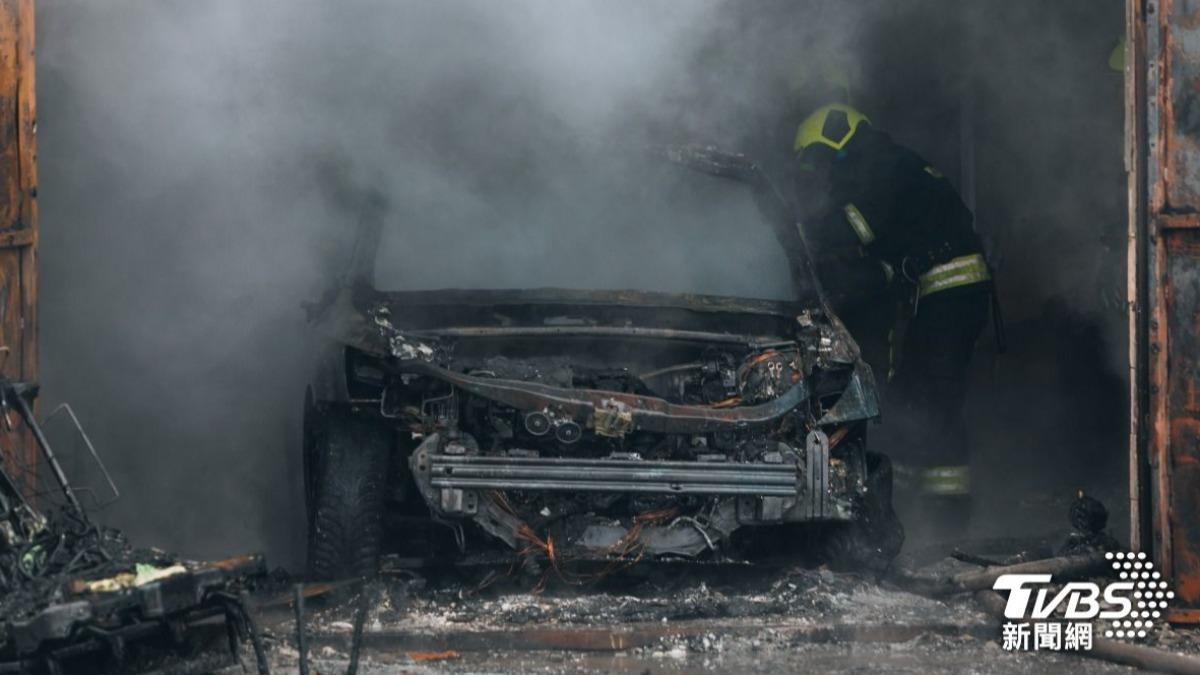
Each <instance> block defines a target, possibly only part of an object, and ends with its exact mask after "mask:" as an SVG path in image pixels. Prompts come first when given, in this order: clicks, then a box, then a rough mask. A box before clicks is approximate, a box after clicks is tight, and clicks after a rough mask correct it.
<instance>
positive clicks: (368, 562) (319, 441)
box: [305, 411, 391, 579]
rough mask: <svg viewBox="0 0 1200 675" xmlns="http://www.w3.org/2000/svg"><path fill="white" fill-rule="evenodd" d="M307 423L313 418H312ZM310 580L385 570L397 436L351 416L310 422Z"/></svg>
mask: <svg viewBox="0 0 1200 675" xmlns="http://www.w3.org/2000/svg"><path fill="white" fill-rule="evenodd" d="M306 417H308V416H307V415H306ZM305 426H306V429H305V432H306V436H307V435H308V434H309V433H311V434H312V437H311V438H306V439H305V446H306V447H305V450H306V451H307V452H311V455H310V456H309V457H307V458H306V461H305V470H306V474H308V475H306V476H305V485H306V491H307V493H308V495H307V496H308V498H309V504H308V512H309V521H308V574H309V577H310V578H313V579H344V578H349V577H368V576H373V575H374V574H375V572H376V571H377V570H378V567H379V554H380V548H381V545H382V539H383V516H384V504H385V499H386V497H387V476H388V459H389V455H390V454H391V435H390V434H389V433H388V430H387V429H386V428H383V427H381V426H380V425H378V424H376V423H373V422H372V421H370V420H366V419H361V418H357V417H354V416H352V415H351V414H349V413H348V412H342V411H327V412H324V413H322V414H320V415H319V416H318V417H317V419H315V420H306V425H305Z"/></svg>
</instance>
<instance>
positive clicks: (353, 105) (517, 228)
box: [38, 0, 1120, 564]
mask: <svg viewBox="0 0 1200 675" xmlns="http://www.w3.org/2000/svg"><path fill="white" fill-rule="evenodd" d="M958 4H959V3H936V2H914V3H894V2H886V1H884V0H868V1H864V2H859V3H846V2H839V1H833V0H821V1H817V2H811V3H794V2H781V1H774V0H773V1H771V2H760V3H737V2H729V1H722V0H694V1H691V2H686V3H685V2H674V1H668V0H660V1H658V2H634V1H632V0H629V1H622V2H587V1H584V0H573V1H568V2H550V1H549V0H546V1H539V0H517V1H509V2H487V1H485V0H456V1H454V2H419V1H415V0H414V1H405V2H384V1H382V0H376V1H370V0H358V1H356V2H351V3H336V4H334V3H323V2H316V1H315V0H290V1H288V2H283V1H281V0H249V1H234V0H210V1H208V2H199V3H197V2H182V1H178V0H164V1H161V2H155V3H143V2H136V1H134V0H110V1H108V2H104V3H94V2H85V1H84V0H45V1H44V2H41V3H39V15H38V22H39V23H38V41H39V48H38V55H39V63H38V68H39V70H38V78H39V84H38V88H39V97H40V98H39V111H40V115H39V117H40V122H39V129H40V143H41V148H40V151H41V157H40V163H41V174H42V180H41V186H40V195H41V201H42V230H43V231H42V242H43V248H42V279H43V295H42V302H41V311H42V336H43V337H42V346H43V370H44V381H45V384H46V395H47V396H48V398H49V399H50V402H53V401H57V400H69V401H71V402H72V403H73V404H75V406H76V407H77V409H79V410H80V412H81V413H82V417H83V421H84V422H85V424H86V425H87V427H88V429H89V431H90V432H91V434H92V436H93V438H94V439H95V440H96V441H97V443H98V445H99V446H100V447H101V450H102V451H103V452H104V454H105V456H106V458H107V459H108V461H109V464H110V466H111V467H112V468H113V469H114V471H115V473H116V477H117V479H118V481H119V482H120V483H121V484H122V485H123V487H124V488H125V491H126V496H125V498H124V499H123V500H122V501H121V502H119V503H118V504H116V505H115V506H113V507H112V508H111V509H109V510H108V511H106V512H105V514H104V516H103V517H104V519H106V520H107V521H109V522H112V523H114V524H117V525H119V526H121V527H123V528H124V529H126V530H127V531H129V533H130V534H131V535H132V536H134V537H135V538H137V539H139V540H143V541H152V542H154V543H156V544H157V545H160V546H162V547H165V548H171V549H175V550H179V551H181V552H183V553H186V554H190V555H198V556H199V555H204V556H208V555H221V554H226V553H231V552H235V551H237V550H239V549H245V548H253V549H262V550H266V551H267V552H268V553H269V554H270V555H271V556H272V558H273V559H274V560H276V561H277V562H279V563H289V564H295V563H298V562H299V561H300V560H301V559H302V550H303V548H302V545H303V525H302V522H301V521H302V516H301V513H302V509H301V496H300V490H299V482H300V481H299V454H298V450H299V413H300V403H301V395H302V392H303V389H304V386H305V384H306V383H307V381H308V379H309V376H310V375H311V374H312V367H313V363H314V354H315V350H316V348H317V346H318V341H317V340H316V339H315V337H314V336H313V335H312V333H311V331H310V330H309V329H308V327H307V326H306V325H305V323H304V313H303V311H302V310H301V304H302V303H303V302H305V301H310V300H313V299H315V298H316V297H318V296H319V295H320V293H321V291H323V290H324V289H325V287H326V286H328V284H329V283H331V281H332V280H333V279H334V278H335V277H336V276H337V275H338V274H340V273H341V272H342V271H343V268H344V266H345V264H346V262H347V259H348V255H349V250H350V245H351V241H352V238H353V233H354V228H355V224H356V219H357V217H358V213H359V212H360V210H361V207H362V203H363V201H364V200H372V201H373V203H374V204H375V205H376V208H379V209H381V212H382V214H383V218H384V220H385V222H386V224H387V227H388V230H387V232H388V233H387V234H386V235H385V237H384V241H383V244H382V247H381V258H380V259H381V265H380V269H379V282H380V284H381V285H382V286H385V287H394V288H435V287H445V286H467V287H470V286H486V287H504V286H529V285H564V286H573V287H608V288H618V287H635V288H651V289H656V290H690V291H699V292H719V293H730V294H738V295H749V296H764V297H782V296H785V295H786V294H787V286H786V283H787V282H786V270H785V267H784V265H783V261H782V259H781V257H780V256H779V254H778V252H777V251H776V250H775V248H774V247H775V244H774V241H773V239H772V238H771V237H770V234H769V233H768V232H766V231H765V230H764V231H761V232H758V231H748V230H747V229H746V228H730V227H728V224H729V223H731V222H740V219H741V218H742V217H743V216H744V215H745V214H746V211H747V210H748V208H749V205H748V203H746V202H745V200H744V195H742V196H739V195H738V194H737V192H736V190H731V189H730V188H729V186H723V187H707V186H706V187H703V188H698V187H697V186H696V184H695V183H694V182H692V181H694V180H695V177H691V178H681V177H680V174H679V173H678V171H676V170H674V168H673V167H666V166H664V165H662V164H661V163H658V162H656V161H652V160H651V159H649V154H650V153H649V150H652V149H653V148H655V147H658V146H660V145H661V144H664V143H672V142H702V143H715V144H717V145H720V146H722V147H726V148H729V149H734V150H741V151H745V152H748V153H750V154H752V155H753V156H755V157H756V158H758V159H760V160H761V161H763V162H764V164H766V165H767V166H768V168H770V169H771V171H772V172H773V174H774V175H775V176H776V177H778V178H780V180H783V179H784V178H785V176H786V168H787V163H788V161H789V159H790V144H791V140H792V134H793V133H794V128H795V124H796V122H798V121H799V119H800V117H801V116H802V115H803V114H804V113H805V112H806V111H807V109H808V108H810V107H811V106H813V105H815V104H817V103H819V102H821V100H820V98H821V97H822V96H824V95H827V93H824V92H827V91H828V90H824V92H822V91H820V90H819V88H814V86H813V82H814V79H819V78H817V75H822V74H827V73H833V72H836V73H842V74H844V76H845V77H846V78H847V79H848V80H849V81H850V82H851V84H852V91H853V98H854V100H855V103H856V104H858V105H860V106H862V107H863V108H864V109H866V110H868V112H869V113H871V114H872V116H873V117H874V118H875V120H876V122H877V124H879V126H882V127H884V128H888V129H889V130H891V131H893V132H895V135H896V136H897V137H898V138H899V139H900V140H902V141H905V142H907V143H909V144H911V145H913V146H914V147H916V148H917V149H918V150H919V151H920V152H922V153H923V154H926V155H927V156H929V157H930V159H931V160H933V161H934V162H935V163H936V164H938V165H939V166H942V167H945V168H946V173H947V175H950V176H952V177H955V178H957V175H958V172H957V169H958V164H957V161H958V160H957V157H958V150H959V145H958V127H957V124H958V122H957V117H956V115H957V113H956V110H957V106H958V104H959V98H958V94H957V93H956V92H957V91H958V90H959V89H961V85H962V82H963V81H964V79H963V78H964V71H965V69H966V65H967V64H966V63H965V62H963V61H961V60H959V61H954V62H951V60H949V59H948V58H947V57H946V56H945V54H946V53H947V52H948V51H951V50H952V49H964V48H965V47H964V45H971V46H972V48H971V49H969V50H967V51H968V52H969V53H972V54H974V55H975V57H974V58H975V59H976V63H978V64H983V65H980V66H979V67H980V69H981V70H982V71H987V68H988V67H989V66H988V64H990V63H1000V64H1001V65H998V66H996V67H995V68H993V69H992V71H987V72H988V73H990V74H987V75H985V76H983V77H982V78H981V81H980V82H979V83H978V86H979V87H980V90H981V101H980V105H981V106H986V105H988V104H989V102H997V103H996V106H997V108H996V109H992V108H985V113H984V115H983V116H982V119H983V120H985V122H986V123H987V124H989V125H991V126H989V127H988V128H989V129H993V130H996V129H998V130H999V131H998V132H994V133H995V134H996V135H995V136H993V137H988V138H981V139H980V142H981V150H980V152H981V160H980V173H981V192H980V200H981V206H985V207H986V211H987V213H988V215H986V216H985V215H981V218H980V220H981V223H984V224H986V225H987V226H988V227H989V228H991V229H992V230H993V231H995V232H996V233H997V234H996V236H997V237H998V238H1000V239H1004V241H1002V242H1001V245H1002V248H1003V249H1004V251H1005V253H1006V255H1008V256H1009V258H1010V259H1011V258H1015V257H1017V256H1018V255H1021V254H1022V253H1023V252H1024V247H1025V244H1022V243H1021V242H1025V241H1027V240H1028V237H1026V236H1024V234H1023V233H1022V232H1019V231H1014V230H1012V229H1011V227H1012V226H1011V222H1013V221H1014V220H1016V219H1018V218H1019V217H1018V216H1017V215H1014V214H1012V213H1010V211H1011V209H1006V208H1005V207H1003V206H1002V202H1003V200H1004V199H1005V198H1006V195H1007V196H1009V197H1011V196H1012V195H1019V194H1021V192H1022V191H1023V190H1025V189H1026V188H1028V187H1029V186H1030V185H1039V184H1038V183H1037V182H1036V181H1034V180H1031V177H1030V175H1029V174H1028V172H1027V171H1025V169H1022V168H1021V167H1026V166H1042V164H1039V162H1042V161H1043V160H1045V158H1046V157H1049V156H1059V155H1060V154H1061V153H1064V152H1069V151H1070V150H1072V149H1075V150H1077V149H1079V148H1080V147H1086V146H1087V145H1088V143H1089V142H1090V140H1089V139H1090V138H1091V136H1093V135H1096V134H1099V133H1101V131H1100V130H1097V129H1089V130H1088V131H1087V132H1086V133H1085V134H1077V135H1073V136H1072V135H1069V134H1068V135H1067V136H1065V137H1064V139H1065V140H1063V141H1062V142H1061V143H1057V144H1055V145H1054V146H1053V148H1051V149H1050V151H1048V152H1044V151H1040V150H1037V149H1036V148H1037V147H1038V146H1036V145H1030V146H1029V147H1030V148H1033V149H1031V150H1029V152H1028V156H1022V157H1020V158H1019V160H1016V161H1010V159H1011V158H1007V157H1006V156H1005V155H1004V154H1003V153H1004V152H1007V151H1006V150H1005V148H1007V147H1009V144H1010V143H1012V142H1013V137H1015V136H1019V133H1020V132H1018V131H1017V129H1018V124H1016V123H1013V122H1011V121H1010V120H1009V119H1008V118H1005V117H1004V116H1003V115H1004V114H1009V113H1008V112H1007V110H1008V109H1009V108H1012V109H1014V113H1015V112H1019V113H1020V114H1021V115H1025V116H1026V118H1028V116H1029V114H1030V113H1029V110H1030V109H1031V108H1032V107H1033V103H1034V102H1029V101H1028V99H1030V98H1035V99H1036V98H1037V97H1038V92H1042V91H1049V90H1050V88H1051V85H1052V83H1053V82H1057V81H1059V78H1063V77H1066V76H1067V75H1069V74H1071V73H1074V72H1077V71H1076V70H1072V68H1069V67H1066V66H1064V62H1063V61H1054V60H1053V59H1050V60H1049V61H1046V62H1043V63H1042V64H1041V65H1039V62H1038V61H1037V60H1036V59H1034V60H1032V61H1031V59H1030V58H1029V51H1028V50H1026V49H1024V47H1023V45H1019V44H1013V43H1011V42H1008V43H1006V42H1004V41H1003V40H1001V39H1000V38H999V37H997V36H996V35H995V34H994V33H993V32H989V30H987V27H988V26H989V25H1000V23H1003V22H999V18H1006V19H1007V21H1008V23H1009V24H1011V27H1012V28H1013V30H1012V31H1008V32H1006V33H1005V34H1007V35H1013V34H1016V33H1017V32H1019V31H1016V27H1018V26H1024V25H1026V24H1030V25H1033V24H1034V23H1035V22H1034V21H1033V15H1032V12H1033V11H1034V9H1036V8H1040V7H1042V3H1033V2H1030V3H1026V4H1028V5H1029V6H1030V9H1029V12H1030V14H1029V15H1019V14H1018V15H1009V14H1005V13H1004V12H1003V11H1001V10H996V9H989V8H988V6H987V5H986V3H968V4H972V6H975V5H978V7H977V8H976V9H975V10H974V11H968V12H949V11H947V10H946V8H947V6H950V5H954V6H958ZM1063 4H1064V5H1071V7H1076V6H1078V7H1077V8H1076V9H1077V11H1076V14H1079V13H1080V12H1082V11H1083V8H1084V7H1085V6H1087V7H1092V6H1093V5H1094V4H1095V3H1078V2H1075V3H1063ZM1114 4H1119V3H1114ZM979 8H982V9H979ZM1037 11H1038V12H1042V11H1046V10H1043V9H1037ZM1057 11H1058V12H1059V14H1061V16H1059V14H1055V16H1057V17H1058V18H1056V19H1054V20H1053V21H1043V22H1042V23H1041V24H1040V25H1042V28H1041V29H1039V30H1038V31H1037V32H1036V33H1035V34H1026V35H1023V37H1022V39H1023V40H1026V41H1028V42H1030V43H1031V44H1043V42H1044V43H1046V44H1053V43H1054V41H1055V40H1056V39H1058V38H1062V37H1063V36H1066V37H1067V38H1069V39H1070V40H1071V41H1072V43H1078V42H1080V41H1081V40H1082V39H1083V38H1079V39H1076V38H1074V37H1070V36H1069V35H1068V34H1067V33H1066V32H1064V29H1063V26H1066V25H1068V24H1069V23H1070V22H1071V21H1077V20H1081V19H1079V17H1077V16H1074V15H1072V14H1071V12H1069V11H1067V10H1057ZM998 12H999V14H1001V15H1002V16H1000V17H999V18H998V16H997V13H998ZM1105 16H1106V17H1107V15H1105ZM1113 17H1115V18H1114V19H1109V20H1112V21H1113V25H1114V27H1112V28H1111V29H1110V28H1109V27H1108V26H1107V24H1105V25H1102V26H1098V27H1097V26H1093V25H1091V24H1088V25H1087V26H1084V27H1083V28H1081V29H1080V30H1081V33H1086V36H1087V39H1088V40H1092V41H1094V42H1097V43H1099V41H1103V40H1107V39H1108V38H1107V37H1102V38H1095V37H1094V36H1103V35H1107V34H1109V33H1110V32H1111V34H1112V35H1113V36H1114V37H1115V34H1116V32H1117V31H1119V25H1120V24H1119V21H1120V11H1119V7H1118V8H1117V10H1116V11H1115V12H1114V13H1113ZM1097 21H1098V19H1097ZM998 22H999V23H998ZM1006 25H1007V24H1006ZM1081 25H1082V24H1081ZM989 49H994V50H995V52H994V53H993V52H989V51H988V50H989ZM1035 53H1036V52H1035ZM1051 53H1052V54H1053V52H1051ZM980 54H982V55H980ZM997 54H999V55H1004V57H1005V58H1007V59H1010V60H1011V63H1009V62H1003V61H996V59H997V56H996V55H997ZM1103 56H1104V55H1103V54H1101V55H1099V56H1097V57H1096V58H1095V61H1096V63H1098V64H1102V61H1103ZM1088 58H1091V57H1090V56H1089V57H1088ZM1045 63H1050V65H1051V66H1052V67H1049V68H1048V69H1047V68H1044V66H1045ZM1073 63H1074V62H1070V64H1073ZM1070 64H1068V65H1070ZM1038 67H1043V70H1044V72H1043V71H1039V70H1038V69H1037V68H1038ZM1080 68H1082V66H1081V67H1080ZM1022 71H1028V72H1033V73H1040V74H1038V75H1036V76H1034V77H1032V79H1027V80H1026V81H1025V85H1024V86H1025V87H1026V88H1027V90H1028V92H1027V93H1028V96H1027V97H1026V98H1023V99H1022V100H1025V101H1026V103H1023V104H1022V105H1021V106H1019V107H1020V110H1019V111H1016V110H1015V109H1016V108H1018V106H1017V104H1016V103H1014V102H1013V99H1012V98H1011V97H1006V90H1007V89H1008V88H1010V87H1013V86H1018V85H1016V84H1014V81H1015V80H1016V79H1017V76H1016V73H1018V72H1022ZM814 74H817V75H814ZM1023 91H1024V90H1023ZM1089 91H1091V90H1090V89H1089ZM1043 100H1044V99H1043ZM996 110H1004V111H1006V112H1004V113H1003V114H1002V113H1000V112H996ZM993 113H994V114H993ZM1020 126H1021V128H1028V127H1027V125H1026V123H1025V122H1024V121H1022V122H1020ZM1067 126H1069V125H1060V126H1053V125H1052V129H1046V130H1045V133H1044V134H1043V133H1042V127H1037V129H1039V131H1038V136H1039V137H1041V136H1042V135H1044V136H1046V137H1054V133H1053V129H1059V128H1063V127H1067ZM986 143H992V144H993V145H992V146H986V145H985V144H986ZM985 147H995V148H999V149H998V150H995V152H992V153H991V154H988V155H987V156H982V153H983V152H984V150H983V148H985ZM1020 147H1026V146H1020ZM1051 152H1053V153H1054V154H1053V155H1052V154H1051ZM989 162H990V163H991V164H989ZM997 166H1001V167H1003V168H1000V169H997V168H996V167H997ZM1009 167H1015V168H1009ZM1046 171H1047V172H1049V171H1050V169H1046ZM985 172H990V173H987V175H988V176H989V177H997V179H998V180H999V181H1000V183H1002V184H1003V187H1002V188H995V189H994V190H993V191H992V192H988V191H987V190H984V189H983V180H984V179H983V177H982V176H983V175H984V174H985ZM1044 175H1045V174H1041V173H1039V174H1037V176H1039V180H1040V177H1041V176H1044ZM997 184H999V183H997ZM1075 184H1077V185H1079V186H1083V185H1085V182H1084V181H1082V180H1081V181H1078V182H1077V183H1075ZM784 187H785V191H786V185H785V186H784ZM1082 190H1083V188H1082V187H1080V188H1078V189H1077V190H1074V191H1068V192H1062V191H1059V192H1056V193H1053V194H1051V193H1052V191H1050V190H1041V191H1039V193H1038V194H1039V195H1043V194H1044V195H1046V197H1045V199H1046V200H1048V201H1046V202H1044V203H1048V204H1050V206H1048V207H1045V208H1042V207H1041V206H1040V205H1039V206H1038V208H1035V209H1034V211H1035V212H1036V213H1037V214H1038V216H1039V217H1042V216H1046V217H1049V216H1047V214H1054V215H1061V214H1063V213H1065V212H1066V207H1067V205H1068V204H1069V203H1070V201H1072V200H1077V199H1079V198H1080V195H1081V194H1082ZM697 195H698V196H697ZM689 197H690V198H691V199H689ZM987 200H991V201H990V202H989V201H987ZM985 202H986V203H985ZM1023 203H1028V202H1023ZM983 212H984V209H981V214H982V213H983ZM1006 228H1009V229H1006ZM1028 229H1035V228H1033V226H1030V227H1029V228H1028ZM1071 231H1072V232H1074V231H1077V230H1076V229H1072V230H1071ZM1005 232H1015V234H1012V235H1011V236H1008V238H1007V239H1005V237H1006V235H1005V234H1004V233H1005ZM1076 241H1077V240H1076V239H1068V240H1067V241H1066V242H1065V243H1064V242H1059V241H1056V242H1054V243H1052V244H1051V248H1052V249H1053V247H1054V246H1058V247H1059V248H1063V249H1065V248H1067V247H1069V246H1074V245H1075V243H1076ZM1047 255H1049V254H1047ZM1006 283H1007V282H1006ZM1063 286H1064V284H1060V283H1058V281H1057V277H1056V281H1055V288H1061V287H1063ZM1017 293H1018V295H1020V296H1022V299H1023V300H1024V299H1027V298H1028V299H1031V300H1032V302H1031V304H1032V305H1035V306H1040V304H1041V301H1042V300H1043V299H1044V297H1045V296H1046V295H1047V293H1046V292H1045V291H1043V290H1042V289H1040V288H1029V287H1026V286H1024V285H1019V286H1018V291H1017ZM1021 382H1026V380H1022V381H1021ZM1024 391H1026V390H1024V389H1022V392H1024Z"/></svg>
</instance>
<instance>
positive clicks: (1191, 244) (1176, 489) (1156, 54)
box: [1125, 0, 1200, 623]
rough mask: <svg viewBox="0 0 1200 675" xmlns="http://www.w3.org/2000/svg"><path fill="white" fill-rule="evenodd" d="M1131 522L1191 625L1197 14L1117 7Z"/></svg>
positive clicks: (1145, 2)
mask: <svg viewBox="0 0 1200 675" xmlns="http://www.w3.org/2000/svg"><path fill="white" fill-rule="evenodd" d="M1126 8H1127V9H1126V20H1127V25H1126V33H1127V44H1128V51H1127V54H1126V65H1125V82H1126V86H1125V93H1126V98H1125V102H1126V127H1125V133H1126V150H1127V151H1126V168H1127V170H1128V172H1129V231H1128V232H1129V242H1128V243H1129V255H1128V266H1129V267H1128V272H1129V274H1128V277H1129V278H1128V282H1129V283H1128V300H1129V305H1130V313H1129V326H1130V331H1129V356H1130V367H1131V373H1130V375H1131V377H1130V404H1131V405H1130V418H1131V419H1130V463H1129V466H1130V471H1129V479H1130V506H1131V509H1130V513H1131V523H1130V525H1131V532H1132V543H1133V546H1134V547H1135V548H1137V549H1140V550H1149V551H1151V552H1152V553H1153V556H1154V559H1155V560H1156V561H1157V563H1158V565H1159V567H1160V569H1162V570H1163V572H1164V574H1166V576H1167V577H1168V578H1169V579H1171V581H1172V584H1173V586H1174V588H1175V593H1176V599H1175V602H1174V605H1173V606H1172V608H1171V609H1170V611H1169V613H1168V618H1170V619H1171V620H1172V621H1186V622H1193V623H1194V622H1200V2H1197V1H1196V0H1127V3H1126Z"/></svg>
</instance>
